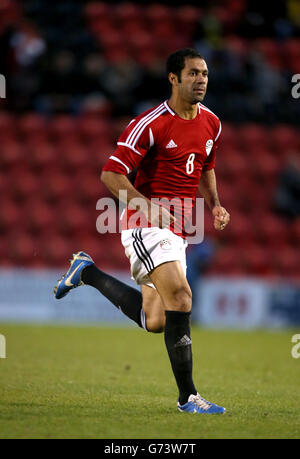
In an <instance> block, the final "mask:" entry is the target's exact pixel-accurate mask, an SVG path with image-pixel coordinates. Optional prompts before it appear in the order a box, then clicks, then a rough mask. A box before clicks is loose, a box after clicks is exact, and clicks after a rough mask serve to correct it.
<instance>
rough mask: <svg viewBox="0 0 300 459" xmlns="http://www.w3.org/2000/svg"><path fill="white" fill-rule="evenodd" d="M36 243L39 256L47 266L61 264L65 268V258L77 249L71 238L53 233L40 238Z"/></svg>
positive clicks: (69, 256)
mask: <svg viewBox="0 0 300 459" xmlns="http://www.w3.org/2000/svg"><path fill="white" fill-rule="evenodd" d="M37 245H38V255H39V257H40V258H41V260H43V262H44V264H45V265H47V266H49V267H51V266H53V267H59V266H61V267H62V268H63V269H65V268H66V262H67V260H69V259H70V258H72V253H74V252H76V251H77V250H76V248H75V247H74V246H73V244H72V241H71V240H69V239H68V238H65V237H61V236H59V235H57V234H55V233H53V234H47V236H46V237H42V238H40V239H39V241H38V242H37ZM78 250H80V249H78Z"/></svg>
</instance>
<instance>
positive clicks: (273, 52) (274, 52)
mask: <svg viewBox="0 0 300 459" xmlns="http://www.w3.org/2000/svg"><path fill="white" fill-rule="evenodd" d="M253 47H254V49H255V50H256V51H259V52H260V53H261V54H262V55H263V56H264V58H265V60H266V61H267V62H268V64H269V65H271V67H273V68H276V69H280V68H281V67H282V64H283V62H284V61H283V60H282V54H281V48H280V45H279V44H278V43H277V42H276V41H275V40H274V39H272V38H259V39H256V40H255V41H254V46H253Z"/></svg>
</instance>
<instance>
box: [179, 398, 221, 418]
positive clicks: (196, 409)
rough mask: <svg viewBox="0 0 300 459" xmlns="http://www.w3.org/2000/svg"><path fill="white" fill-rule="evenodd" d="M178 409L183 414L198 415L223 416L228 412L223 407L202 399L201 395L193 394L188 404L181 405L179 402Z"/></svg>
mask: <svg viewBox="0 0 300 459" xmlns="http://www.w3.org/2000/svg"><path fill="white" fill-rule="evenodd" d="M177 407H178V410H179V411H181V412H186V413H198V414H223V413H225V411H226V409H225V408H223V407H222V406H218V405H215V404H214V403H211V402H208V401H207V400H205V399H204V398H203V397H201V395H200V394H197V395H193V394H191V395H190V396H189V399H188V401H187V403H185V404H184V405H180V404H179V402H177Z"/></svg>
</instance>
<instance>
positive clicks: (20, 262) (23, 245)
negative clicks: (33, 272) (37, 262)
mask: <svg viewBox="0 0 300 459" xmlns="http://www.w3.org/2000/svg"><path fill="white" fill-rule="evenodd" d="M7 242H8V247H9V254H10V257H11V259H12V261H13V262H14V264H15V265H16V266H24V265H30V263H31V261H32V259H33V258H34V257H35V256H36V255H37V245H36V241H35V239H34V238H32V237H30V236H29V235H28V234H25V233H19V232H16V233H14V232H11V233H10V235H9V237H8V240H7Z"/></svg>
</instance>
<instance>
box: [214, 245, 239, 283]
mask: <svg viewBox="0 0 300 459" xmlns="http://www.w3.org/2000/svg"><path fill="white" fill-rule="evenodd" d="M242 273H243V268H242V265H241V263H240V254H239V251H238V250H236V248H235V247H234V246H226V247H220V248H219V249H217V253H216V255H215V258H214V259H213V260H212V262H211V264H210V266H209V267H208V269H207V274H208V275H219V276H228V275H229V276H237V275H241V274H242Z"/></svg>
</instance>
